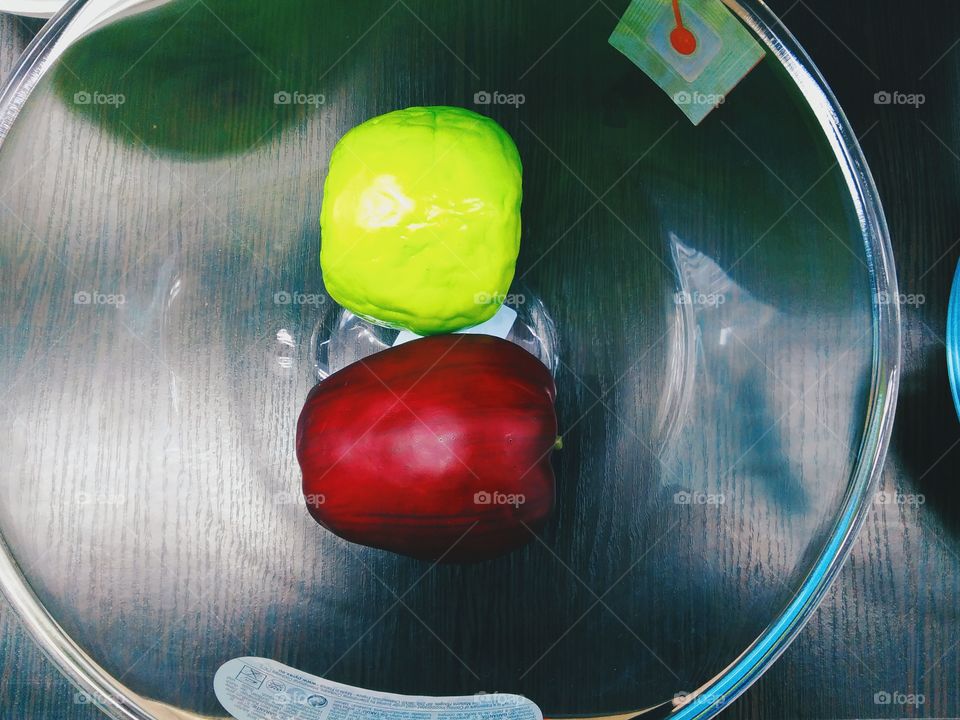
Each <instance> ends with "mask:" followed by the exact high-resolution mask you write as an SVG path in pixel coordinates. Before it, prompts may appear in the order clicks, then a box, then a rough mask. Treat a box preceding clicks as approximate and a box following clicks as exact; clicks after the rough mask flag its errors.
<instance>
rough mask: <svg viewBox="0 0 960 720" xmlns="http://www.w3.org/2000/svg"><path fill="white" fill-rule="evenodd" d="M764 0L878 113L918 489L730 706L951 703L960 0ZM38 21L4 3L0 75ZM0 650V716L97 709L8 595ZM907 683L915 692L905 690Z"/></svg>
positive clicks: (860, 127) (948, 708) (872, 148)
mask: <svg viewBox="0 0 960 720" xmlns="http://www.w3.org/2000/svg"><path fill="white" fill-rule="evenodd" d="M770 4H771V5H772V6H773V8H774V9H775V10H776V11H777V12H778V13H780V14H781V17H783V19H784V22H785V24H786V25H787V26H788V27H789V28H790V29H791V30H792V31H793V32H794V33H795V34H797V35H798V36H799V38H800V40H801V42H802V43H803V44H804V45H805V46H806V48H807V49H808V51H809V52H810V54H811V55H812V56H813V58H814V60H815V62H816V63H817V65H818V66H819V67H820V68H821V70H822V71H823V72H824V74H825V75H826V77H827V80H828V82H829V83H830V84H831V86H832V87H833V89H834V91H835V93H836V94H837V96H838V98H839V100H840V103H841V105H842V106H843V108H844V109H845V111H846V112H847V114H848V116H849V118H850V120H851V122H852V124H853V126H854V128H855V129H856V130H857V131H858V134H859V133H862V132H863V131H864V130H866V129H867V128H869V127H870V126H871V125H873V124H874V123H877V125H876V128H875V129H874V130H873V131H872V132H871V133H869V135H868V136H867V137H866V139H865V141H864V150H865V152H866V154H867V157H868V160H869V162H870V165H871V168H872V170H873V173H874V176H875V178H876V180H877V183H878V185H879V188H880V192H881V195H882V197H883V200H884V202H885V207H886V211H887V218H888V221H889V223H890V227H891V232H892V235H893V243H894V250H895V253H896V258H897V267H898V273H899V278H900V285H901V291H902V292H903V293H905V294H908V295H912V296H914V299H915V302H913V303H911V304H906V305H904V308H903V309H904V317H903V319H904V367H903V383H902V388H901V397H900V411H899V416H898V418H897V425H896V429H895V438H894V443H893V448H892V450H891V453H890V456H889V459H888V463H887V470H886V473H885V477H884V489H885V490H886V491H888V493H894V492H899V493H902V494H904V495H907V496H912V497H914V498H916V499H917V500H918V502H916V503H902V504H901V503H886V504H884V503H876V504H875V505H874V506H873V508H872V509H871V512H870V515H869V517H868V520H867V525H866V527H865V528H864V531H863V533H862V535H861V537H860V540H859V542H858V543H857V545H856V547H855V549H854V552H853V555H852V557H851V559H850V561H849V563H848V565H847V567H846V568H845V570H844V572H843V574H842V575H841V577H840V579H839V581H838V582H837V583H836V585H835V586H834V588H833V590H832V592H831V593H830V595H829V596H828V597H827V599H826V601H825V602H824V604H823V606H822V607H821V609H820V611H819V612H818V613H817V614H816V616H815V617H814V619H813V620H812V622H811V623H810V624H809V626H808V627H807V628H806V629H805V631H804V632H803V633H802V634H801V636H800V637H799V638H798V640H797V641H796V642H795V643H794V644H793V645H792V646H791V647H790V648H789V649H788V651H787V652H786V653H785V654H784V656H783V657H782V658H781V659H780V661H779V662H778V663H777V664H776V665H775V666H774V667H773V668H772V669H771V670H770V671H769V672H768V673H767V674H766V675H765V676H764V677H763V678H762V679H761V680H760V681H759V682H758V683H757V684H756V685H755V686H754V687H753V688H752V689H751V690H750V691H749V692H748V693H747V694H746V696H745V697H744V698H742V699H741V700H739V701H738V702H737V703H736V704H735V705H734V706H733V707H732V708H731V709H730V710H729V711H728V712H727V713H726V715H725V717H730V718H735V717H737V718H741V717H742V718H748V717H758V718H760V717H762V718H831V719H833V718H855V717H856V718H884V719H886V718H895V717H911V718H914V717H915V718H955V717H960V602H958V599H957V598H958V593H960V502H958V501H960V484H958V483H957V475H956V472H955V468H956V463H957V461H958V458H960V424H958V422H957V419H956V416H955V414H954V411H953V408H952V404H951V402H950V398H949V389H948V383H947V373H946V364H945V357H944V344H943V339H944V333H945V315H946V305H947V298H948V293H949V287H950V281H951V278H952V275H953V270H954V268H955V266H956V263H957V259H958V257H960V205H958V203H957V197H956V194H957V189H958V188H960V122H958V121H960V95H958V93H957V92H956V88H958V87H960V10H957V9H956V8H955V7H954V6H953V5H952V4H948V3H946V2H927V3H922V4H917V5H918V6H917V7H915V6H912V5H909V4H906V5H905V4H903V3H894V2H893V1H892V0H875V1H874V2H871V3H866V2H860V3H829V2H825V1H822V0H818V1H814V0H798V1H796V2H794V0H771V3H770ZM39 27H40V24H39V23H38V22H34V21H22V20H19V19H15V18H10V17H3V18H0V76H5V75H6V73H8V72H9V70H10V68H11V67H12V65H13V63H14V62H15V60H16V57H17V54H18V53H19V52H20V51H21V50H22V49H23V48H24V46H25V45H26V43H27V42H29V39H30V37H32V35H33V33H35V32H36V31H37V30H38V29H39ZM878 92H888V93H903V94H905V95H910V94H921V95H922V96H923V103H922V104H920V105H919V106H911V105H898V104H890V105H884V104H878V103H877V101H876V93H878ZM920 499H922V504H920V503H919V500H920ZM0 657H2V661H0V668H2V669H0V717H2V718H11V719H12V718H16V719H20V718H57V719H60V718H62V719H65V720H66V719H74V718H95V717H99V713H98V712H97V711H96V710H94V709H93V708H91V707H89V706H88V705H85V704H84V703H83V702H82V697H80V698H79V699H78V696H77V695H76V693H75V692H74V690H73V688H72V687H71V686H70V685H69V684H68V683H67V682H66V681H65V680H63V679H62V678H61V677H60V675H59V674H58V673H57V672H56V670H54V669H53V667H52V666H51V665H50V664H49V663H48V662H47V661H46V660H45V659H44V657H43V656H42V654H41V653H40V652H39V651H38V650H37V649H36V647H35V646H34V645H33V643H32V641H31V640H30V639H29V638H28V637H27V636H26V634H25V633H24V632H23V630H22V628H21V627H20V624H19V622H18V621H17V620H16V619H15V618H14V617H13V615H12V613H11V611H10V610H9V608H8V607H7V606H6V604H5V603H3V604H0ZM910 695H912V696H914V697H915V698H916V700H917V701H918V702H917V703H915V704H911V703H905V702H901V701H902V700H904V699H905V696H910ZM920 696H922V700H923V702H922V703H920V702H919V700H920ZM888 699H889V702H885V701H887V700H888Z"/></svg>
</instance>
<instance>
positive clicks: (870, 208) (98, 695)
mask: <svg viewBox="0 0 960 720" xmlns="http://www.w3.org/2000/svg"><path fill="white" fill-rule="evenodd" d="M723 2H724V3H725V4H726V5H727V7H728V8H729V9H730V10H731V11H732V12H734V13H735V14H736V15H737V16H738V17H739V18H740V19H741V20H742V21H743V22H744V23H745V24H746V25H747V26H748V27H749V28H750V29H751V30H752V31H753V33H754V34H755V35H756V36H757V37H758V38H759V39H760V41H761V42H762V43H763V44H764V45H765V46H766V49H767V51H768V52H769V53H771V55H773V56H774V57H775V58H776V59H777V60H778V61H779V62H780V63H781V64H782V65H783V67H784V68H785V69H786V71H787V73H788V75H789V76H790V78H791V79H792V80H793V82H794V83H795V84H796V86H797V88H798V89H799V90H800V92H801V93H802V95H803V96H804V98H805V99H806V101H807V102H808V104H809V106H810V108H811V110H812V111H813V112H814V115H815V116H816V118H817V120H818V122H819V123H820V125H821V127H822V128H823V131H824V133H825V135H826V137H827V139H828V141H829V143H830V145H831V147H832V149H833V152H834V154H835V156H836V158H837V162H838V165H839V167H840V169H841V170H842V172H843V175H844V179H845V181H846V184H847V188H848V190H849V192H850V196H851V200H852V202H853V204H854V207H855V209H856V211H857V216H858V218H859V222H860V230H861V233H862V235H863V240H864V243H865V249H866V261H867V264H868V266H869V269H870V276H871V282H872V285H873V287H872V290H873V298H872V309H873V348H874V353H873V366H872V378H871V388H870V401H869V403H868V406H867V418H866V423H865V428H864V433H863V439H862V442H861V447H860V449H859V454H858V458H857V462H856V465H855V469H854V473H853V476H852V478H851V479H850V482H849V485H848V488H847V491H846V494H845V496H844V499H843V502H842V505H841V507H840V508H839V510H838V513H837V515H836V521H835V524H834V527H833V529H832V531H831V533H830V537H829V539H828V541H827V543H826V545H825V547H824V548H823V550H822V551H821V552H820V554H819V555H818V557H817V559H816V561H815V562H814V564H813V568H812V570H811V571H810V572H809V574H808V575H807V577H806V578H805V580H804V582H803V584H802V585H801V587H800V588H799V590H798V591H797V592H796V594H795V595H794V597H793V599H792V600H791V601H790V603H789V604H788V605H787V606H786V608H785V609H784V610H783V611H782V612H781V613H780V615H779V616H777V617H776V618H775V619H774V620H773V622H771V623H770V625H768V626H767V628H766V629H765V630H764V632H763V633H762V634H761V635H760V637H758V638H757V639H756V640H755V641H754V642H753V643H752V644H751V645H750V646H749V647H748V648H747V649H746V650H744V651H743V653H741V655H740V656H739V657H737V658H736V659H735V660H733V661H732V662H731V663H730V664H729V665H728V666H727V667H726V668H725V669H724V670H723V671H722V672H721V673H719V674H718V675H716V676H715V677H714V678H712V679H711V680H709V681H708V682H707V683H705V684H704V685H702V686H701V687H700V688H697V689H696V690H694V691H692V692H691V693H690V694H689V695H687V696H686V699H685V700H684V701H683V702H682V703H676V702H675V704H676V705H677V707H675V708H674V709H673V711H672V713H671V714H670V715H669V717H670V718H671V720H706V719H707V718H712V717H714V716H716V715H717V714H718V713H720V712H721V711H722V710H723V709H724V708H726V707H727V706H728V705H730V703H732V702H733V701H734V700H735V699H736V698H737V697H738V696H739V695H740V694H742V693H743V692H744V691H745V690H746V689H747V688H748V687H750V685H751V684H753V682H755V681H756V680H757V678H759V677H760V675H762V674H763V672H764V671H766V669H767V668H768V667H770V665H771V664H772V663H773V662H774V661H775V660H776V659H777V658H778V657H779V656H780V654H781V653H782V652H783V651H784V650H785V649H786V648H787V646H788V645H789V644H790V642H791V641H792V640H793V639H794V638H795V637H796V635H797V634H798V633H799V632H800V630H801V629H802V628H803V626H804V625H805V624H806V623H807V621H808V620H809V619H810V617H811V615H812V614H813V612H814V610H816V608H817V607H818V605H819V604H820V602H821V601H822V600H823V597H824V595H825V594H826V592H827V590H828V589H829V587H830V585H831V584H832V582H833V581H834V579H835V578H836V576H837V574H838V573H839V571H840V569H841V568H842V566H843V564H844V562H845V560H846V558H847V556H848V555H849V553H850V550H851V548H852V546H853V542H854V541H855V539H856V537H857V534H858V532H859V530H860V527H861V526H862V524H863V521H864V518H865V517H866V513H867V510H868V508H869V505H870V503H869V502H868V499H869V497H870V496H871V494H872V492H873V491H874V490H875V488H876V487H877V485H878V483H879V478H880V475H881V472H882V469H883V462H884V459H885V457H886V453H887V449H888V446H889V442H890V434H891V430H892V427H893V418H894V414H895V410H896V403H897V390H898V387H899V379H900V311H899V307H898V304H897V303H883V302H880V299H881V298H884V297H899V292H898V286H897V279H896V271H895V267H894V261H893V252H892V249H891V245H890V237H889V231H888V228H887V224H886V220H885V217H884V213H883V208H882V206H881V203H880V198H879V195H878V193H877V189H876V186H875V184H874V181H873V177H872V176H871V174H870V170H869V168H868V166H867V163H866V160H865V158H864V156H863V153H862V151H861V149H860V145H859V142H858V140H857V137H856V135H855V134H854V132H853V130H852V128H851V127H850V124H849V123H848V122H847V119H846V117H845V116H844V114H843V111H842V110H841V109H840V107H839V105H838V104H837V101H836V98H835V97H834V96H833V93H832V92H831V91H830V88H829V87H828V86H827V84H826V82H825V80H824V79H823V76H822V75H821V74H820V72H819V70H818V69H817V68H816V66H815V65H814V64H813V62H812V60H811V59H810V57H809V56H808V55H807V54H806V52H805V51H804V50H803V48H802V47H801V46H800V45H799V44H798V43H797V41H796V39H795V38H794V37H793V35H792V34H791V33H790V31H789V30H788V29H787V28H786V27H785V26H784V25H783V24H782V23H781V22H780V20H779V19H778V18H777V17H776V15H775V14H774V13H773V12H772V11H771V10H770V8H768V7H767V6H766V5H765V4H764V3H763V2H762V1H761V0H723ZM136 4H138V2H137V0H72V1H71V2H69V3H68V4H67V5H65V6H64V7H63V8H62V9H61V10H60V12H59V13H57V14H56V15H55V16H54V17H53V18H52V19H51V20H50V21H49V22H48V23H47V24H46V25H45V26H44V28H43V29H42V30H41V31H40V33H39V34H38V35H37V36H36V37H35V38H34V40H33V41H32V42H31V43H30V44H29V46H28V47H27V49H26V50H25V51H24V53H23V55H22V56H21V58H20V60H19V62H18V63H17V65H16V66H15V68H14V70H13V72H12V73H11V75H10V76H9V78H8V79H7V81H6V83H5V85H4V87H3V89H2V90H0V151H2V145H3V142H4V141H5V139H6V137H7V134H8V133H9V130H10V128H11V126H12V125H13V123H14V122H15V121H16V118H17V116H18V115H19V113H20V111H21V109H22V108H23V105H24V103H25V102H26V101H27V99H28V98H29V96H30V94H31V92H32V91H33V89H34V88H35V87H36V85H37V83H38V82H39V80H40V78H41V77H42V76H43V75H44V73H45V72H46V71H47V70H48V69H49V68H50V67H52V66H53V65H54V64H55V62H56V60H57V59H58V58H59V57H60V56H61V55H62V54H63V52H64V51H65V50H66V49H67V48H68V47H69V46H70V45H71V44H72V43H73V42H74V41H75V39H76V38H78V37H80V36H82V35H83V34H84V33H85V32H86V31H88V30H90V29H92V28H93V27H96V26H98V25H100V24H102V23H104V22H106V21H109V19H110V18H112V17H114V16H115V15H116V14H117V13H120V12H123V11H124V10H125V9H127V8H129V7H131V6H134V5H136ZM0 590H2V591H3V593H4V595H5V596H6V597H7V599H8V600H9V602H10V603H11V605H12V606H13V608H14V610H15V612H16V613H17V615H18V616H19V618H20V620H21V621H22V622H23V624H24V626H25V627H26V629H27V631H28V632H29V633H30V634H31V636H32V637H33V639H34V640H35V641H36V642H37V644H38V645H39V647H40V649H41V650H42V651H43V652H44V654H46V655H47V657H49V658H50V659H51V660H52V661H53V663H54V664H55V665H56V667H57V668H58V669H59V670H60V671H61V672H62V673H63V674H64V675H65V676H66V677H67V678H68V679H69V680H70V681H71V682H72V683H73V684H74V685H75V686H76V687H77V688H78V689H79V690H80V691H81V692H84V693H86V694H87V695H88V697H89V699H90V701H91V702H92V703H94V704H96V705H97V706H98V707H99V708H100V709H101V710H103V711H104V712H105V713H106V714H107V715H108V716H109V717H111V718H117V719H125V720H129V719H135V720H167V719H170V718H177V719H179V720H198V718H200V716H199V715H196V714H193V713H188V712H185V711H183V710H180V709H178V708H174V707H171V706H169V705H165V704H163V703H160V702H157V701H155V700H151V699H148V698H144V697H142V696H139V695H137V694H136V693H134V692H132V691H131V690H130V689H129V688H126V687H125V686H123V685H122V684H121V683H120V682H119V681H117V680H116V679H114V678H113V677H112V676H111V675H110V674H109V673H108V672H107V671H106V670H104V669H103V668H102V667H100V666H99V665H98V664H97V663H96V661H95V660H94V659H93V658H91V657H90V656H89V655H87V653H86V652H85V651H84V650H83V649H82V648H81V647H80V646H79V645H77V643H75V642H74V641H73V640H72V639H71V638H70V636H69V635H67V633H66V632H65V631H64V630H63V628H61V627H60V625H59V624H58V623H57V621H56V620H55V619H54V618H53V617H52V616H51V615H50V614H49V613H48V612H47V610H46V609H45V608H44V606H43V605H42V603H41V602H40V600H39V599H38V597H37V596H36V594H35V593H34V592H33V589H32V588H31V587H30V585H29V583H28V582H27V580H26V578H25V577H24V575H23V574H22V573H21V572H20V569H19V567H18V565H17V562H16V559H15V558H14V557H13V555H12V553H11V551H10V548H9V546H8V545H7V544H6V542H5V541H4V539H3V535H2V530H0ZM648 709H652V708H648ZM643 712H644V709H638V710H637V711H636V712H630V713H626V714H624V715H618V716H616V717H617V718H628V717H631V716H633V715H639V714H642V713H643ZM598 720H602V719H598ZM611 720H613V719H612V718H611Z"/></svg>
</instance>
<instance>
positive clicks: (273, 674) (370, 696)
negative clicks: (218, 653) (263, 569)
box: [213, 657, 543, 720]
mask: <svg viewBox="0 0 960 720" xmlns="http://www.w3.org/2000/svg"><path fill="white" fill-rule="evenodd" d="M213 690H214V692H215V693H216V695H217V699H218V700H219V701H220V704H221V705H223V707H224V708H225V709H226V711H227V712H228V713H230V714H231V715H233V717H235V718H237V720H543V713H541V712H540V709H539V708H538V707H537V706H536V705H534V704H533V703H532V702H530V701H529V700H527V699H526V698H525V697H523V696H521V695H507V694H501V693H492V694H480V695H464V696H460V697H425V696H413V695H394V694H392V693H385V692H375V691H373V690H364V689H362V688H355V687H350V686H349V685H342V684H340V683H335V682H331V681H329V680H324V679H322V678H319V677H316V676H314V675H308V674H307V673H303V672H300V671H299V670H297V669H295V668H292V667H288V666H287V665H283V664H282V663H278V662H276V661H274V660H267V659H265V658H256V657H243V658H237V659H235V660H230V661H228V662H226V663H224V664H223V665H221V666H220V669H219V670H217V674H216V676H215V677H214V679H213Z"/></svg>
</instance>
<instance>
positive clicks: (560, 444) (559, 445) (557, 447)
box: [553, 435, 563, 450]
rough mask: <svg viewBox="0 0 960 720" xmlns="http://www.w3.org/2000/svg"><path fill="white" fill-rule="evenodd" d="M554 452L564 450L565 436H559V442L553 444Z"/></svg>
mask: <svg viewBox="0 0 960 720" xmlns="http://www.w3.org/2000/svg"><path fill="white" fill-rule="evenodd" d="M553 449H554V450H563V435H557V441H556V442H555V443H553Z"/></svg>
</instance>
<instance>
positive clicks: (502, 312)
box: [393, 305, 517, 347]
mask: <svg viewBox="0 0 960 720" xmlns="http://www.w3.org/2000/svg"><path fill="white" fill-rule="evenodd" d="M516 321H517V311H516V310H514V309H513V308H511V307H507V306H506V305H501V306H500V309H499V310H497V314H496V315H494V316H493V317H492V318H490V319H489V320H487V321H486V322H482V323H480V324H479V325H474V326H473V327H468V328H463V330H457V333H462V334H465V335H493V336H494V337H498V338H501V339H504V338H506V337H507V335H509V334H510V329H511V328H512V327H513V324H514V323H515V322H516ZM421 337H423V336H422V335H417V334H416V333H412V332H410V331H409V330H401V331H400V334H399V335H397V339H396V340H394V341H393V347H396V346H397V345H403V344H404V343H408V342H410V341H411V340H419V339H420V338H421Z"/></svg>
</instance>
